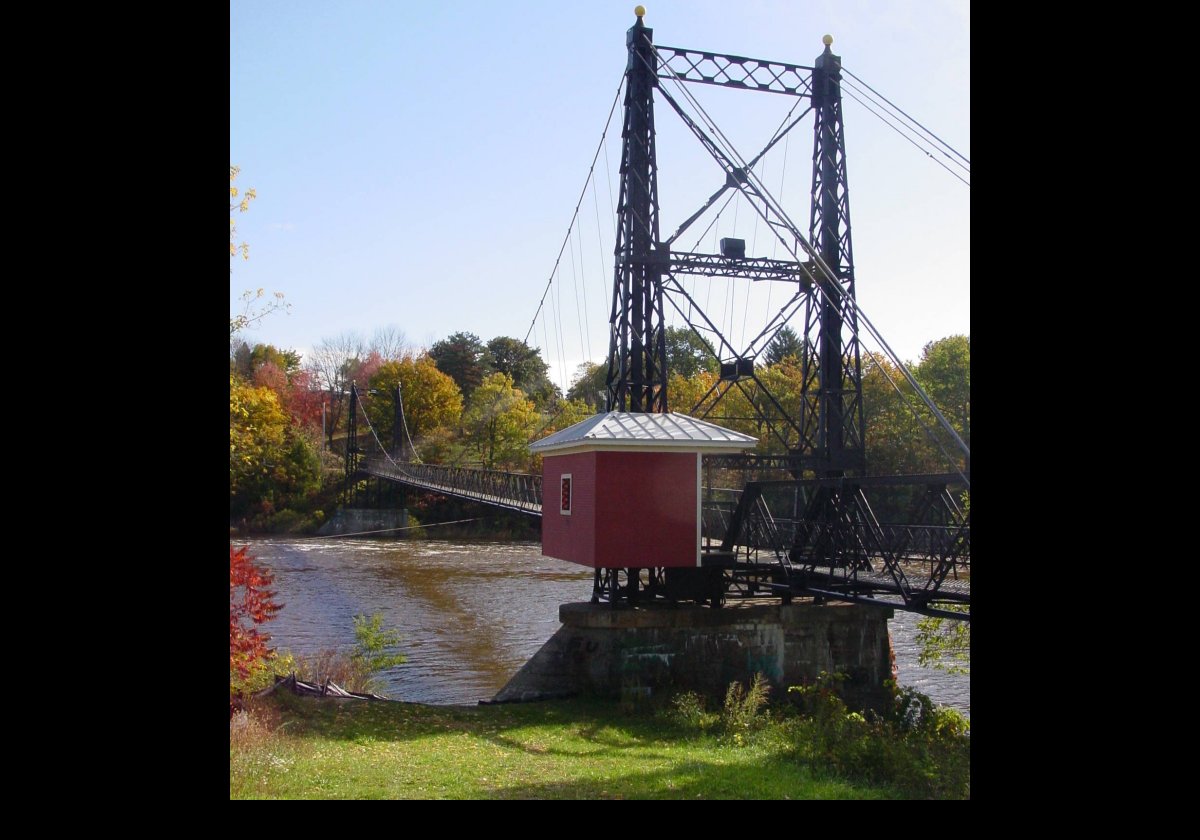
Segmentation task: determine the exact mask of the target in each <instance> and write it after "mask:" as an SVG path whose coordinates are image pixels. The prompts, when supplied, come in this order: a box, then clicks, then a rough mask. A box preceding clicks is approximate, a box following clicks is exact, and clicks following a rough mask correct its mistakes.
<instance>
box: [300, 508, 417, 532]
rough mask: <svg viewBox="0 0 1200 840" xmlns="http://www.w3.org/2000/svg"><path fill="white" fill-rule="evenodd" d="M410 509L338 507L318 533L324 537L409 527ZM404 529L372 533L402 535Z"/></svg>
mask: <svg viewBox="0 0 1200 840" xmlns="http://www.w3.org/2000/svg"><path fill="white" fill-rule="evenodd" d="M407 527H408V510H407V509H405V508H399V509H396V508H392V509H388V510H369V509H364V508H338V509H337V511H336V512H334V514H333V517H332V518H330V520H329V521H328V522H326V523H325V524H324V525H322V526H321V527H320V529H319V530H318V531H317V534H318V535H320V536H322V537H328V536H333V535H337V534H361V533H363V532H364V531H382V530H383V529H385V528H407ZM403 535H404V532H403V531H388V532H386V533H379V534H372V535H371V536H376V537H389V538H390V537H400V536H403Z"/></svg>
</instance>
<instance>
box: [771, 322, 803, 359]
mask: <svg viewBox="0 0 1200 840" xmlns="http://www.w3.org/2000/svg"><path fill="white" fill-rule="evenodd" d="M787 358H791V359H792V360H793V363H794V364H796V365H797V366H799V365H801V364H802V363H803V361H804V342H803V341H801V339H800V336H799V335H797V334H796V331H795V330H793V329H792V328H791V327H787V326H785V327H781V328H780V330H779V332H777V333H775V338H773V339H771V343H770V344H768V345H767V352H766V353H765V354H764V355H763V361H764V362H766V363H767V366H768V367H770V366H772V365H777V364H779V363H780V362H782V361H783V360H784V359H787Z"/></svg>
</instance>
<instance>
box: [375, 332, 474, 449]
mask: <svg viewBox="0 0 1200 840" xmlns="http://www.w3.org/2000/svg"><path fill="white" fill-rule="evenodd" d="M368 384H369V386H370V389H371V390H373V391H375V392H376V393H374V394H372V395H371V400H370V404H369V405H368V407H367V415H368V417H370V418H371V423H372V425H373V426H374V427H375V432H376V433H377V434H378V435H379V437H380V440H381V441H384V442H390V443H391V448H393V449H396V448H399V446H400V444H401V443H402V442H403V441H392V440H391V433H392V427H393V420H394V417H395V400H394V397H393V394H394V393H395V391H396V385H397V384H399V385H400V395H401V399H403V401H404V422H405V423H406V424H407V426H408V433H409V434H410V435H411V436H412V437H413V439H414V440H415V439H416V438H418V437H420V436H421V435H424V434H428V433H429V432H432V431H433V430H434V429H437V428H439V427H442V426H450V425H452V424H454V423H455V422H456V421H457V420H458V418H459V415H460V414H461V413H462V407H463V402H462V394H461V392H460V391H459V390H458V386H457V385H456V384H454V380H453V379H451V378H450V377H449V376H447V375H446V374H444V373H442V372H441V371H440V370H438V367H437V365H435V364H434V363H433V360H432V359H431V358H429V356H428V355H422V356H420V357H418V358H415V359H414V358H413V357H412V356H409V357H407V358H404V359H400V360H399V361H390V362H384V363H383V364H381V365H380V366H379V368H378V370H376V371H375V374H374V375H373V376H372V377H371V379H370V382H369V383H368ZM402 434H403V433H402Z"/></svg>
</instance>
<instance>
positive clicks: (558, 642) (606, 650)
mask: <svg viewBox="0 0 1200 840" xmlns="http://www.w3.org/2000/svg"><path fill="white" fill-rule="evenodd" d="M891 615H892V611H891V610H890V609H887V608H882V607H874V606H867V605H861V604H821V605H815V604H789V605H781V604H745V603H743V604H737V605H731V606H728V607H726V608H724V609H717V610H714V609H710V608H707V607H700V606H692V605H668V604H650V605H647V606H644V607H639V608H636V609H628V608H621V609H613V608H612V607H611V606H610V605H608V604H587V603H578V604H563V605H562V606H561V607H559V620H560V621H561V622H562V624H563V626H562V627H561V628H559V630H558V632H557V633H555V634H554V635H553V636H552V637H551V638H550V640H549V641H548V642H546V644H544V645H543V646H542V648H541V650H539V651H538V652H537V653H536V654H534V656H533V658H532V659H530V660H529V661H528V662H527V663H525V665H524V666H523V667H522V668H521V670H519V671H518V672H517V673H516V675H515V676H513V678H512V679H511V680H509V681H508V684H507V685H505V686H504V688H503V689H501V690H500V692H499V693H498V694H497V695H496V696H495V698H494V699H493V702H497V703H504V702H519V701H525V700H540V699H548V698H552V697H562V696H567V695H570V694H595V695H600V696H609V697H617V696H622V695H624V696H630V695H634V696H642V697H647V696H659V695H664V694H666V695H670V694H674V693H676V692H680V691H696V692H699V693H701V694H704V695H706V696H708V697H711V698H714V699H715V700H718V701H720V700H721V699H723V698H724V696H725V691H726V689H727V688H728V687H729V683H731V682H733V681H735V680H736V681H739V682H742V683H745V684H748V683H749V682H750V680H752V679H753V677H754V674H755V673H762V674H763V675H764V676H765V677H766V678H767V679H769V680H770V682H771V685H772V694H773V695H774V696H776V697H779V696H781V695H782V694H783V692H786V690H787V687H788V686H791V685H801V684H805V683H812V682H813V680H815V679H816V678H817V676H818V675H819V674H820V673H821V672H822V671H825V672H828V673H835V672H841V673H844V674H846V675H847V677H848V678H847V679H846V681H845V682H844V683H843V684H842V686H841V688H842V690H843V696H844V697H845V699H846V702H847V704H848V705H850V706H851V707H852V708H858V709H867V708H875V709H879V708H882V706H883V704H885V703H886V702H887V701H888V695H887V693H886V691H885V690H884V685H883V683H884V681H885V680H888V679H894V678H895V676H894V667H895V665H894V661H895V660H894V657H893V656H892V647H891V638H890V637H889V636H888V629H887V619H889V618H890V617H891Z"/></svg>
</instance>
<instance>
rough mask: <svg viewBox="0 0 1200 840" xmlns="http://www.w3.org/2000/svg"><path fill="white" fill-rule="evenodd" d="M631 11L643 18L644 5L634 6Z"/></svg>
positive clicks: (644, 14) (644, 12)
mask: <svg viewBox="0 0 1200 840" xmlns="http://www.w3.org/2000/svg"><path fill="white" fill-rule="evenodd" d="M633 13H634V14H635V15H637V16H638V17H639V18H643V17H645V16H646V7H645V6H634V7H633Z"/></svg>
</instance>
